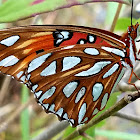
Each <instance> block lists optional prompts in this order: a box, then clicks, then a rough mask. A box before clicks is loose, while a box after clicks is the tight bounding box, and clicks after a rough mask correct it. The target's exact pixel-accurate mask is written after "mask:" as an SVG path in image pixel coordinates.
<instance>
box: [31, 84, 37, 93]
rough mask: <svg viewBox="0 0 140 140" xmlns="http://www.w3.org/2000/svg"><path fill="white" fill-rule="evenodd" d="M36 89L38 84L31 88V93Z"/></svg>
mask: <svg viewBox="0 0 140 140" xmlns="http://www.w3.org/2000/svg"><path fill="white" fill-rule="evenodd" d="M37 87H38V84H35V85H33V86H32V91H33V92H35V90H36V89H37Z"/></svg>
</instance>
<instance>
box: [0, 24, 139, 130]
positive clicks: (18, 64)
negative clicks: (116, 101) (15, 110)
mask: <svg viewBox="0 0 140 140" xmlns="http://www.w3.org/2000/svg"><path fill="white" fill-rule="evenodd" d="M138 27H139V24H138V23H137V24H136V25H131V26H129V27H128V30H127V32H126V33H124V34H123V35H122V36H119V35H117V34H114V33H112V32H109V31H105V30H101V29H97V28H90V27H83V26H72V25H71V26H67V25H62V26H53V25H45V26H43V25H41V26H26V27H16V28H11V29H4V30H1V31H0V71H1V72H2V73H4V74H8V75H11V76H12V77H14V78H15V79H16V80H18V81H20V82H22V83H24V84H25V85H27V87H28V88H29V89H31V91H32V92H33V93H34V95H35V98H36V100H37V102H38V104H40V105H41V106H42V107H43V109H44V110H45V112H47V113H54V114H56V115H57V116H58V118H59V119H60V120H67V121H69V122H70V123H71V124H72V126H74V127H75V126H77V125H80V124H83V123H88V122H89V121H90V120H91V119H92V118H93V117H94V116H95V115H96V114H97V113H98V112H99V111H101V110H103V109H104V108H105V106H106V103H107V101H108V99H109V97H110V94H111V93H112V92H113V90H114V88H115V87H116V85H117V84H118V82H119V81H120V80H121V78H122V77H123V75H124V72H125V69H126V68H131V75H130V78H129V83H130V84H131V77H132V74H134V72H133V67H134V65H135V62H136V60H138V58H137V55H136V53H137V50H136V45H135V41H136V38H137V37H138V36H139V35H138ZM133 85H134V84H133ZM134 86H135V85H134Z"/></svg>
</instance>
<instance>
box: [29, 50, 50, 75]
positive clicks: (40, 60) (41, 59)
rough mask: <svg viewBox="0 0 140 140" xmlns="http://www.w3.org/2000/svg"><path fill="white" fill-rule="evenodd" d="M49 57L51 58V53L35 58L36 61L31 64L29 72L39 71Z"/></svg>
mask: <svg viewBox="0 0 140 140" xmlns="http://www.w3.org/2000/svg"><path fill="white" fill-rule="evenodd" d="M49 56H51V53H48V54H45V55H42V56H39V57H37V58H35V59H34V60H32V61H31V62H30V64H29V67H28V70H27V72H28V73H30V72H32V71H34V70H35V69H37V68H38V67H40V66H41V65H42V64H43V63H44V62H45V61H46V59H47V58H48V57H49Z"/></svg>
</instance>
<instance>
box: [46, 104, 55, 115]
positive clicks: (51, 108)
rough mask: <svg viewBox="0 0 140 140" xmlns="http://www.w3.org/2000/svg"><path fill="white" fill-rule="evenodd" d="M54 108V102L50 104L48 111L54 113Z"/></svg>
mask: <svg viewBox="0 0 140 140" xmlns="http://www.w3.org/2000/svg"><path fill="white" fill-rule="evenodd" d="M54 108H55V104H52V105H51V106H50V108H49V110H48V111H51V112H53V113H55V111H54Z"/></svg>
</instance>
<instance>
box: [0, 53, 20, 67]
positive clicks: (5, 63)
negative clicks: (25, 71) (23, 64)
mask: <svg viewBox="0 0 140 140" xmlns="http://www.w3.org/2000/svg"><path fill="white" fill-rule="evenodd" d="M18 61H19V59H18V58H17V57H15V56H14V55H10V56H8V57H6V58H4V59H3V60H1V61H0V66H3V67H9V66H13V65H15V64H16V63H17V62H18Z"/></svg>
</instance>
